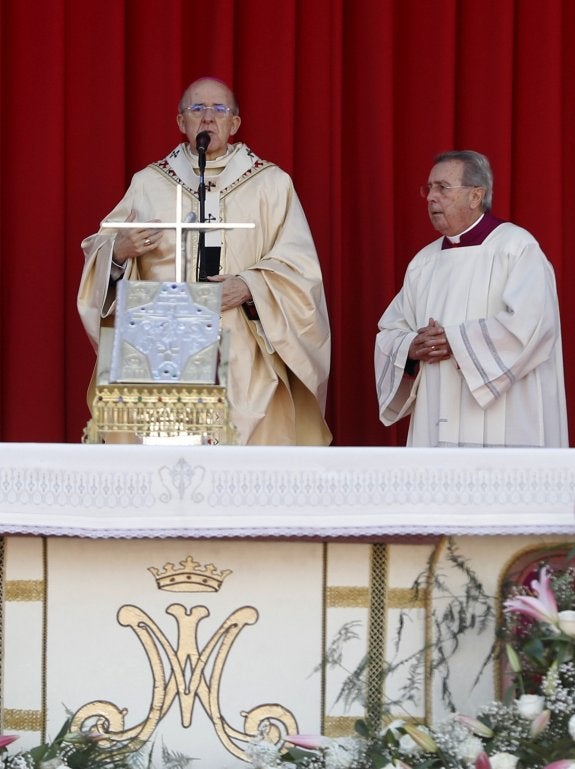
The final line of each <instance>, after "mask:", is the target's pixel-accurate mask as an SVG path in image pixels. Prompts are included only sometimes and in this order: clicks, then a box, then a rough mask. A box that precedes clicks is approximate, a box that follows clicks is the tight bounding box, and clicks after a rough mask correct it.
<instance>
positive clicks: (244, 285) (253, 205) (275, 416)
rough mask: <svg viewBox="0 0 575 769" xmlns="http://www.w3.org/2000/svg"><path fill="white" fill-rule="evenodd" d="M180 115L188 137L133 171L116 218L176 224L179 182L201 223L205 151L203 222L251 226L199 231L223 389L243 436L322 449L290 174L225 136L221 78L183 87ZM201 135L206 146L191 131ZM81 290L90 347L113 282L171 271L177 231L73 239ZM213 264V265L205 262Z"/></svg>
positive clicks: (315, 299)
mask: <svg viewBox="0 0 575 769" xmlns="http://www.w3.org/2000/svg"><path fill="white" fill-rule="evenodd" d="M177 122H178V126H179V129H180V131H181V132H182V133H183V134H184V135H185V137H186V141H185V142H183V143H182V144H180V145H178V146H177V147H176V148H175V149H174V150H173V151H172V152H170V154H169V155H168V156H167V157H166V158H164V159H163V160H161V161H158V162H156V163H152V164H151V165H149V166H148V167H147V168H145V169H143V170H142V171H140V172H138V173H136V174H135V175H134V177H133V179H132V183H131V185H130V187H129V189H128V191H127V192H126V194H125V195H124V197H123V199H122V200H121V201H120V203H118V205H117V206H116V207H115V208H114V210H113V211H112V212H111V213H110V214H109V215H108V216H107V217H106V219H108V220H115V221H140V222H152V221H154V220H157V221H174V216H175V211H176V185H178V184H180V185H182V187H183V200H184V215H185V216H187V217H188V219H189V220H193V219H194V218H195V219H197V220H199V218H200V217H199V213H200V212H199V195H198V188H199V184H200V180H201V178H202V177H201V174H200V171H199V166H200V164H199V154H200V153H201V152H202V151H203V150H205V170H204V174H205V189H206V195H205V204H204V205H205V210H204V214H205V219H206V221H224V222H225V221H227V222H254V223H255V225H256V227H255V229H253V230H245V229H236V230H228V231H225V234H223V233H222V231H218V232H216V233H214V232H213V231H212V232H209V233H207V234H206V235H205V244H203V245H204V246H205V251H204V253H206V254H208V255H209V260H210V261H209V263H210V264H211V265H212V267H211V271H210V272H209V273H208V280H212V281H219V282H221V284H222V327H223V328H224V329H227V330H228V331H229V332H230V353H229V375H228V397H229V402H230V412H231V419H232V421H233V423H234V424H235V427H236V429H237V432H238V441H239V442H240V443H242V444H256V445H262V444H277V445H292V444H293V445H296V444H297V445H327V444H329V443H330V441H331V434H330V431H329V429H328V427H327V425H326V423H325V420H324V409H325V399H326V388H327V379H328V374H329V364H330V329H329V321H328V315H327V308H326V301H325V294H324V288H323V283H322V275H321V269H320V265H319V261H318V257H317V254H316V251H315V247H314V244H313V240H312V236H311V233H310V230H309V227H308V224H307V221H306V218H305V215H304V212H303V209H302V207H301V204H300V202H299V200H298V197H297V195H296V192H295V190H294V187H293V183H292V180H291V179H290V177H289V176H288V175H287V174H286V173H285V172H284V171H282V170H281V169H280V168H278V167H277V166H275V165H273V164H272V163H269V162H267V161H263V160H261V159H260V158H258V157H257V156H256V155H255V154H254V153H253V152H252V150H250V149H249V148H248V147H247V146H246V145H245V144H243V143H235V144H230V143H229V140H230V139H231V137H233V136H234V135H235V134H236V132H237V130H238V128H239V127H240V123H241V119H240V115H239V109H238V105H237V102H236V99H235V97H234V94H233V93H232V92H231V91H230V89H229V88H228V87H227V86H226V85H225V84H224V83H222V82H221V81H219V80H215V79H212V78H202V79H200V80H197V81H195V82H194V83H192V84H191V85H190V86H189V87H188V88H187V89H186V91H185V92H184V94H183V96H182V99H181V101H180V105H179V112H178V115H177ZM204 132H207V134H208V135H209V144H208V146H207V149H206V148H205V147H204V148H202V146H200V143H198V141H197V137H198V134H202V135H203V138H204V139H205V138H206V136H205V133H204ZM198 237H199V236H198V234H197V233H196V232H194V234H192V235H190V236H189V238H188V241H189V246H190V247H189V249H188V262H189V263H188V270H187V276H188V279H193V277H194V276H196V255H197V253H198ZM82 248H83V250H84V253H85V257H86V261H85V267H84V272H83V275H82V280H81V285H80V289H79V293H78V309H79V312H80V316H81V318H82V321H83V323H84V326H85V328H86V331H87V333H88V335H89V336H90V338H91V340H92V342H93V344H94V345H95V346H97V344H98V337H99V328H100V325H101V324H102V323H104V324H109V323H110V319H111V317H112V315H113V312H114V306H115V285H116V283H117V281H118V280H127V279H128V280H130V279H134V280H151V281H171V280H174V278H175V234H174V232H173V231H171V230H166V229H154V228H149V229H141V228H140V229H121V230H118V232H117V234H116V233H114V232H113V231H112V230H109V229H101V230H100V232H98V233H97V234H96V235H92V236H90V237H88V238H86V239H85V240H84V241H83V243H82ZM213 265H215V266H213Z"/></svg>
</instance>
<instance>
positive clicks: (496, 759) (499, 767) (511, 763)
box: [489, 753, 519, 769]
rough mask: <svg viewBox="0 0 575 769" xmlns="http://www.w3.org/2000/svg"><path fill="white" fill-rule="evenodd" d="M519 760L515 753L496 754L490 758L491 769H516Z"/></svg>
mask: <svg viewBox="0 0 575 769" xmlns="http://www.w3.org/2000/svg"><path fill="white" fill-rule="evenodd" d="M518 760H519V759H518V757H517V756H514V755H513V753H494V754H493V755H492V756H489V762H490V764H491V769H515V767H516V765H517V761H518Z"/></svg>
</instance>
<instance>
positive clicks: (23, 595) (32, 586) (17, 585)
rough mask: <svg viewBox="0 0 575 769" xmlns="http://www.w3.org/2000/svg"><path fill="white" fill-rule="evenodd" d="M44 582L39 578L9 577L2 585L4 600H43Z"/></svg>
mask: <svg viewBox="0 0 575 769" xmlns="http://www.w3.org/2000/svg"><path fill="white" fill-rule="evenodd" d="M44 592H45V583H44V580H41V579H9V580H7V581H6V584H5V586H4V598H5V600H6V601H43V600H44Z"/></svg>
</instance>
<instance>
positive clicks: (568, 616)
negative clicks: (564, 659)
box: [559, 610, 575, 638]
mask: <svg viewBox="0 0 575 769" xmlns="http://www.w3.org/2000/svg"><path fill="white" fill-rule="evenodd" d="M559 630H560V631H561V632H562V633H565V635H568V636H569V637H570V638H575V611H570V610H565V611H560V612H559Z"/></svg>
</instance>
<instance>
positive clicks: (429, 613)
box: [423, 535, 449, 724]
mask: <svg viewBox="0 0 575 769" xmlns="http://www.w3.org/2000/svg"><path fill="white" fill-rule="evenodd" d="M448 541H449V537H446V536H445V535H444V536H442V537H441V539H440V540H439V542H438V543H437V544H436V546H435V548H434V549H433V552H432V554H431V557H430V559H429V565H428V572H427V589H426V591H425V639H424V642H425V655H424V669H425V679H424V687H425V691H424V700H423V701H424V703H425V723H427V724H431V723H433V718H432V708H433V704H432V703H433V648H432V644H433V590H432V589H431V586H432V585H433V584H434V583H435V570H436V569H437V562H438V561H439V558H440V556H441V554H442V552H443V550H444V549H445V547H446V544H447V542H448Z"/></svg>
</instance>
